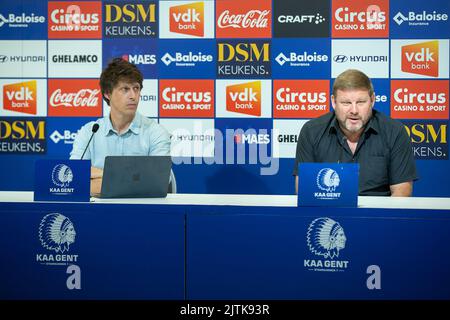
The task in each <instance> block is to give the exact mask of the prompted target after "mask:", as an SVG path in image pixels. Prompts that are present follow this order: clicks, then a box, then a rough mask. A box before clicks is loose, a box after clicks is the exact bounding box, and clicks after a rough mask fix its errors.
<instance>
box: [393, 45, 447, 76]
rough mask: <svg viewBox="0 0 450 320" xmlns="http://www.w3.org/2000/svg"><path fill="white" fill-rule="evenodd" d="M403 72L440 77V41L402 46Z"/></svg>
mask: <svg viewBox="0 0 450 320" xmlns="http://www.w3.org/2000/svg"><path fill="white" fill-rule="evenodd" d="M402 71H403V72H409V73H414V74H421V75H425V76H430V77H438V76H439V41H438V40H433V41H428V42H422V43H416V44H411V45H406V46H402Z"/></svg>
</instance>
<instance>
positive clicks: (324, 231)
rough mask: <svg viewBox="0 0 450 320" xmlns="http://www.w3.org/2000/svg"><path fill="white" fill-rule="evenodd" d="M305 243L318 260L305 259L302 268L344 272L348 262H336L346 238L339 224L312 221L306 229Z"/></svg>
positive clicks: (329, 219)
mask: <svg viewBox="0 0 450 320" xmlns="http://www.w3.org/2000/svg"><path fill="white" fill-rule="evenodd" d="M306 242H307V245H308V248H309V250H310V251H311V253H313V254H314V255H315V256H319V257H323V258H319V259H305V260H304V266H305V267H307V268H308V269H309V270H313V271H344V269H346V268H347V267H348V261H346V260H337V259H335V258H338V257H339V252H340V251H341V250H343V249H344V248H345V245H346V242H347V237H346V235H345V232H344V228H343V227H342V226H341V225H340V224H339V222H337V221H335V220H333V219H331V218H327V217H321V218H317V219H314V220H313V221H312V222H311V223H310V224H309V227H308V231H307V234H306Z"/></svg>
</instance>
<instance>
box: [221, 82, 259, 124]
mask: <svg viewBox="0 0 450 320" xmlns="http://www.w3.org/2000/svg"><path fill="white" fill-rule="evenodd" d="M226 95H227V108H226V109H227V111H231V112H237V113H242V114H248V115H251V116H257V117H260V116H261V82H260V81H254V82H247V83H243V84H235V85H230V86H227V88H226Z"/></svg>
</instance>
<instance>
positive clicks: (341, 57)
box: [333, 54, 348, 63]
mask: <svg viewBox="0 0 450 320" xmlns="http://www.w3.org/2000/svg"><path fill="white" fill-rule="evenodd" d="M333 60H334V62H337V63H343V62H346V61H347V60H348V58H347V56H345V55H343V54H338V55H336V56H334V58H333Z"/></svg>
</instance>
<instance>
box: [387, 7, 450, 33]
mask: <svg viewBox="0 0 450 320" xmlns="http://www.w3.org/2000/svg"><path fill="white" fill-rule="evenodd" d="M389 5H390V10H391V14H390V16H391V21H390V35H391V37H392V38H400V39H401V38H407V39H408V38H415V39H421V38H424V39H429V38H438V39H442V38H449V37H450V20H449V19H450V17H449V13H450V2H448V1H442V0H427V1H423V0H410V1H408V2H407V3H405V2H404V1H402V0H391V1H390V3H389Z"/></svg>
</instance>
